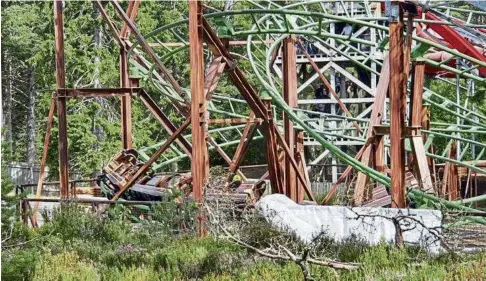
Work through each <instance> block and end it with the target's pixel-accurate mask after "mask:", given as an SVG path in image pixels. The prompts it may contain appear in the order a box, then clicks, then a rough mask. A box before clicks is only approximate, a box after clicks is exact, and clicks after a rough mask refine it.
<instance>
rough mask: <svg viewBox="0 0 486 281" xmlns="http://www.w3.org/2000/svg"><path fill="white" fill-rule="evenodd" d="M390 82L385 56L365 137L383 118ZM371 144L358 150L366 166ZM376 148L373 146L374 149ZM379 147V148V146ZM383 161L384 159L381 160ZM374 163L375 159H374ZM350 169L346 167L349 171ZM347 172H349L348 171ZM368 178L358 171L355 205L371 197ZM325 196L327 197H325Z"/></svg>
mask: <svg viewBox="0 0 486 281" xmlns="http://www.w3.org/2000/svg"><path fill="white" fill-rule="evenodd" d="M389 84H390V61H389V59H388V57H385V59H384V61H383V66H382V68H381V73H380V80H379V81H378V86H377V88H376V95H375V102H374V103H373V107H372V110H371V118H370V122H369V124H368V131H367V132H366V139H370V138H371V137H372V136H373V129H372V128H373V127H374V126H377V125H379V124H380V122H381V120H382V119H383V115H384V114H383V112H384V106H385V100H386V93H387V92H388V87H389ZM372 148H373V147H372V146H369V145H368V146H366V147H364V148H362V151H360V152H361V153H362V154H361V163H363V164H364V165H366V166H369V165H370V164H371V160H372V151H373V149H372ZM376 149H377V148H375V150H376ZM380 149H381V148H380ZM383 162H384V161H383ZM375 163H376V161H375ZM350 170H351V169H350V168H349V169H346V171H350ZM346 171H345V173H344V174H346ZM348 173H349V172H348ZM368 182H369V178H368V176H367V175H366V174H364V173H359V172H358V176H357V179H356V185H355V188H354V195H353V201H354V205H355V206H360V205H362V204H363V203H364V202H366V201H367V200H369V199H371V197H370V196H371V195H372V192H371V188H370V187H369V186H368ZM326 198H327V197H326Z"/></svg>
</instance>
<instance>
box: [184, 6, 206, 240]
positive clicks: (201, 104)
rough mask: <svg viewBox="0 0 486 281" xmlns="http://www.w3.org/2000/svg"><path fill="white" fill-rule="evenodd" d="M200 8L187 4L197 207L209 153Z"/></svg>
mask: <svg viewBox="0 0 486 281" xmlns="http://www.w3.org/2000/svg"><path fill="white" fill-rule="evenodd" d="M202 19H203V17H202V5H201V2H200V1H195V0H190V1H189V45H190V48H189V58H190V66H191V73H190V79H191V102H192V103H191V125H192V163H191V171H192V186H193V193H194V199H195V200H196V202H197V203H198V204H202V202H203V194H204V186H205V184H206V180H207V173H208V172H209V171H208V170H207V167H206V165H207V164H206V163H207V160H208V159H207V158H208V152H207V144H206V132H205V129H204V126H205V122H204V118H205V112H206V99H205V97H204V61H203V59H204V57H203V29H202ZM202 211H203V208H202V205H200V210H199V214H198V232H199V235H200V236H205V235H206V234H207V230H206V227H205V220H206V218H205V216H204V215H203V213H202Z"/></svg>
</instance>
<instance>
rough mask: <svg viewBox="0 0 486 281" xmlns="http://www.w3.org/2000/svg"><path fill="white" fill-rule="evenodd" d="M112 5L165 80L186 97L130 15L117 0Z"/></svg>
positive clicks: (113, 0)
mask: <svg viewBox="0 0 486 281" xmlns="http://www.w3.org/2000/svg"><path fill="white" fill-rule="evenodd" d="M111 4H112V5H113V7H114V8H115V10H116V11H117V13H118V15H119V16H120V17H121V18H122V20H123V22H124V23H126V24H127V26H128V27H129V28H130V30H131V31H132V32H133V35H134V36H135V38H137V40H138V41H139V42H140V45H141V46H142V48H143V49H144V50H145V52H147V54H148V55H149V56H150V58H152V59H153V60H154V62H155V64H156V65H157V68H158V69H159V70H160V72H161V73H162V75H164V76H165V78H166V79H167V80H168V81H169V83H170V84H171V85H172V87H174V90H175V91H176V92H177V93H178V94H179V95H180V96H181V97H183V96H184V93H183V91H182V88H181V86H179V83H177V81H176V80H175V79H174V77H173V76H172V74H171V73H170V72H169V70H168V69H167V68H166V67H165V66H164V64H163V63H162V61H161V60H160V58H159V57H158V56H157V54H155V52H154V50H153V49H152V47H150V46H149V45H148V43H147V40H145V38H144V37H143V35H142V33H140V31H139V30H138V28H137V27H136V26H135V24H134V23H133V22H132V20H130V18H129V17H128V15H127V14H126V13H125V11H123V9H122V7H121V6H120V4H119V3H118V2H117V1H116V0H112V1H111Z"/></svg>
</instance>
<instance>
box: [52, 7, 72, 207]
mask: <svg viewBox="0 0 486 281" xmlns="http://www.w3.org/2000/svg"><path fill="white" fill-rule="evenodd" d="M62 9H63V7H62V1H61V0H55V1H54V38H55V45H56V88H57V89H59V88H66V73H65V63H64V19H63V12H62ZM57 118H58V123H59V181H60V182H61V185H60V191H61V192H60V193H61V198H67V197H68V196H69V173H68V140H67V120H66V98H60V97H58V98H57Z"/></svg>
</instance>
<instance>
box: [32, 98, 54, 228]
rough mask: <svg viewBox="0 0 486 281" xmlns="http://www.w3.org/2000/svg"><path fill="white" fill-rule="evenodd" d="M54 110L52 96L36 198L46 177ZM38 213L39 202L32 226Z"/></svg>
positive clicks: (33, 214)
mask: <svg viewBox="0 0 486 281" xmlns="http://www.w3.org/2000/svg"><path fill="white" fill-rule="evenodd" d="M55 109H56V94H55V93H54V94H52V97H51V106H50V107H49V115H48V116H47V125H46V135H45V137H44V148H43V150H42V159H41V163H40V169H39V179H38V180H37V191H36V193H35V197H36V198H40V197H41V195H42V186H43V185H44V178H45V177H46V161H47V152H48V151H49V143H50V141H51V129H52V121H53V120H54V110H55ZM38 211H39V202H35V203H34V211H33V212H32V226H33V227H37V212H38Z"/></svg>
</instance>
